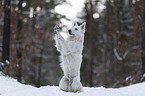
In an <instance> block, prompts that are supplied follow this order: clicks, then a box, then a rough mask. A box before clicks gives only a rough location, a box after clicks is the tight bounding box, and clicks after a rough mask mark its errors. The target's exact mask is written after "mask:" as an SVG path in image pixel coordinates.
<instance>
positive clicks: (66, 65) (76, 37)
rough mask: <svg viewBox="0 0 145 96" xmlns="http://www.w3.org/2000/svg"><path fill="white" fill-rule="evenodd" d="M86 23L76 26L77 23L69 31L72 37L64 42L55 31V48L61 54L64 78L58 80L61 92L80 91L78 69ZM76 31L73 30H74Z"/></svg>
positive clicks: (80, 61)
mask: <svg viewBox="0 0 145 96" xmlns="http://www.w3.org/2000/svg"><path fill="white" fill-rule="evenodd" d="M85 26H86V23H83V24H82V25H80V26H78V25H77V23H76V24H75V26H73V28H72V29H71V33H72V34H73V35H70V34H69V36H68V38H67V39H66V40H65V39H64V38H63V37H62V36H61V34H60V33H59V32H58V30H56V29H55V31H56V34H55V38H54V39H55V42H56V48H57V50H58V51H59V52H60V53H61V56H60V59H61V67H62V70H63V72H64V76H63V77H62V79H61V80H60V83H59V88H60V89H61V90H63V91H71V92H77V91H82V90H83V89H82V84H81V82H80V67H81V63H82V50H83V43H84V33H85ZM76 28H77V29H78V30H75V29H76Z"/></svg>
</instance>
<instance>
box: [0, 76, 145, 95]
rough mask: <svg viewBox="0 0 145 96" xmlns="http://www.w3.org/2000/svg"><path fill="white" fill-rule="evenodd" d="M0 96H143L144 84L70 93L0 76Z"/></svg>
mask: <svg viewBox="0 0 145 96" xmlns="http://www.w3.org/2000/svg"><path fill="white" fill-rule="evenodd" d="M0 96H145V82H143V83H138V84H134V85H131V86H127V87H122V88H104V87H92V88H90V87H84V91H83V92H80V93H72V92H63V91H61V90H59V87H58V86H49V85H48V86H43V87H40V88H36V87H34V86H31V85H25V84H21V83H19V82H17V80H15V79H12V78H10V77H7V76H3V75H1V74H0Z"/></svg>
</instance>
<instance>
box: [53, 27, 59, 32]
mask: <svg viewBox="0 0 145 96" xmlns="http://www.w3.org/2000/svg"><path fill="white" fill-rule="evenodd" d="M54 32H55V34H57V33H58V32H59V27H58V26H57V25H56V26H55V27H54Z"/></svg>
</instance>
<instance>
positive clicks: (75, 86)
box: [71, 76, 83, 92]
mask: <svg viewBox="0 0 145 96" xmlns="http://www.w3.org/2000/svg"><path fill="white" fill-rule="evenodd" d="M71 87H72V90H71V91H73V92H82V91H83V88H82V84H81V82H80V79H79V77H78V76H77V77H74V78H73V81H72V85H71Z"/></svg>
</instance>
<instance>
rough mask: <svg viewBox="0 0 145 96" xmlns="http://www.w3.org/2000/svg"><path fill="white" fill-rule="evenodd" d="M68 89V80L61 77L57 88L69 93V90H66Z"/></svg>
mask: <svg viewBox="0 0 145 96" xmlns="http://www.w3.org/2000/svg"><path fill="white" fill-rule="evenodd" d="M68 87H69V80H68V79H67V78H66V77H65V76H63V77H62V78H61V80H60V83H59V88H60V89H61V90H63V91H66V92H67V91H69V90H68Z"/></svg>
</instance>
